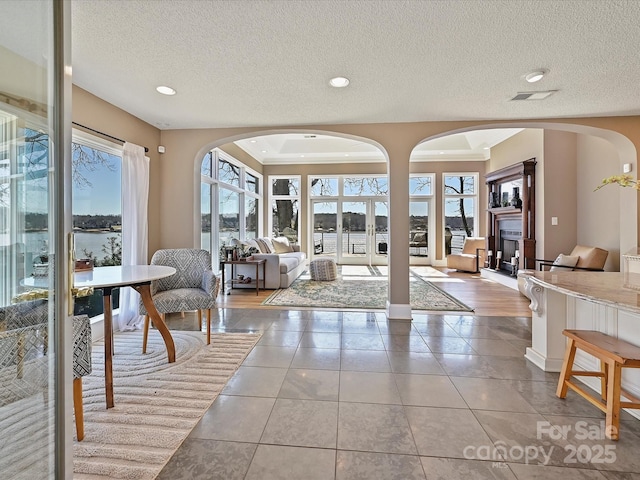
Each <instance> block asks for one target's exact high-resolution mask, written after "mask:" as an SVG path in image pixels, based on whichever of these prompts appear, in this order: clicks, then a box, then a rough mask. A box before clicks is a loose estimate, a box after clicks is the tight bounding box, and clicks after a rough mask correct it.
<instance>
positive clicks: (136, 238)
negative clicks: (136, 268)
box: [117, 143, 149, 331]
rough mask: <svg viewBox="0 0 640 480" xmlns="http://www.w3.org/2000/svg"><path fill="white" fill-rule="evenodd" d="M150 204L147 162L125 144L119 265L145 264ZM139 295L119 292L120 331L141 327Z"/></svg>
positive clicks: (139, 151)
mask: <svg viewBox="0 0 640 480" xmlns="http://www.w3.org/2000/svg"><path fill="white" fill-rule="evenodd" d="M148 204H149V159H148V158H146V157H145V154H144V148H143V147H141V146H139V145H134V144H132V143H125V144H124V152H123V155H122V265H146V264H147V240H148V228H147V206H148ZM139 301H140V295H139V294H138V292H136V291H135V290H133V289H132V288H121V289H120V314H119V315H118V321H117V327H118V329H119V330H120V331H124V330H135V329H139V328H141V320H142V317H141V316H139V315H138V304H139Z"/></svg>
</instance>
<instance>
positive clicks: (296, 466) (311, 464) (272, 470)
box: [245, 445, 336, 480]
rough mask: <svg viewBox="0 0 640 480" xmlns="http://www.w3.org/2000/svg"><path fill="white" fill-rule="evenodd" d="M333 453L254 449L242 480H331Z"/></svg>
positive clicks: (321, 450) (276, 448)
mask: <svg viewBox="0 0 640 480" xmlns="http://www.w3.org/2000/svg"><path fill="white" fill-rule="evenodd" d="M335 464H336V451H335V450H327V449H321V448H303V447H284V446H278V445H258V448H257V450H256V453H255V455H254V457H253V461H252V462H251V465H250V467H249V471H248V472H247V476H246V477H245V480H291V479H305V480H333V479H334V478H335V468H336V467H335Z"/></svg>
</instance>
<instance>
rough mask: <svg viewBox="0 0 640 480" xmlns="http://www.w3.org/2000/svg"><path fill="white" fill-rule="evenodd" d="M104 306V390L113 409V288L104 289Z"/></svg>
mask: <svg viewBox="0 0 640 480" xmlns="http://www.w3.org/2000/svg"><path fill="white" fill-rule="evenodd" d="M102 304H103V306H104V389H105V395H106V400H107V408H113V405H114V403H113V312H112V311H111V288H110V287H105V288H103V289H102Z"/></svg>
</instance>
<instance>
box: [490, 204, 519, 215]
mask: <svg viewBox="0 0 640 480" xmlns="http://www.w3.org/2000/svg"><path fill="white" fill-rule="evenodd" d="M487 211H488V212H491V213H494V214H495V213H522V208H516V207H511V206H509V207H498V208H489V209H487Z"/></svg>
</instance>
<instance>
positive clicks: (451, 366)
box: [434, 353, 495, 378]
mask: <svg viewBox="0 0 640 480" xmlns="http://www.w3.org/2000/svg"><path fill="white" fill-rule="evenodd" d="M434 357H435V359H436V360H437V361H438V363H439V364H440V365H441V366H442V368H443V369H444V371H445V372H446V373H447V375H450V376H456V377H478V378H494V377H495V370H494V369H493V368H492V367H491V365H490V364H489V362H488V361H487V359H488V358H490V357H485V356H481V355H460V354H454V353H444V354H439V353H436V354H434Z"/></svg>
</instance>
